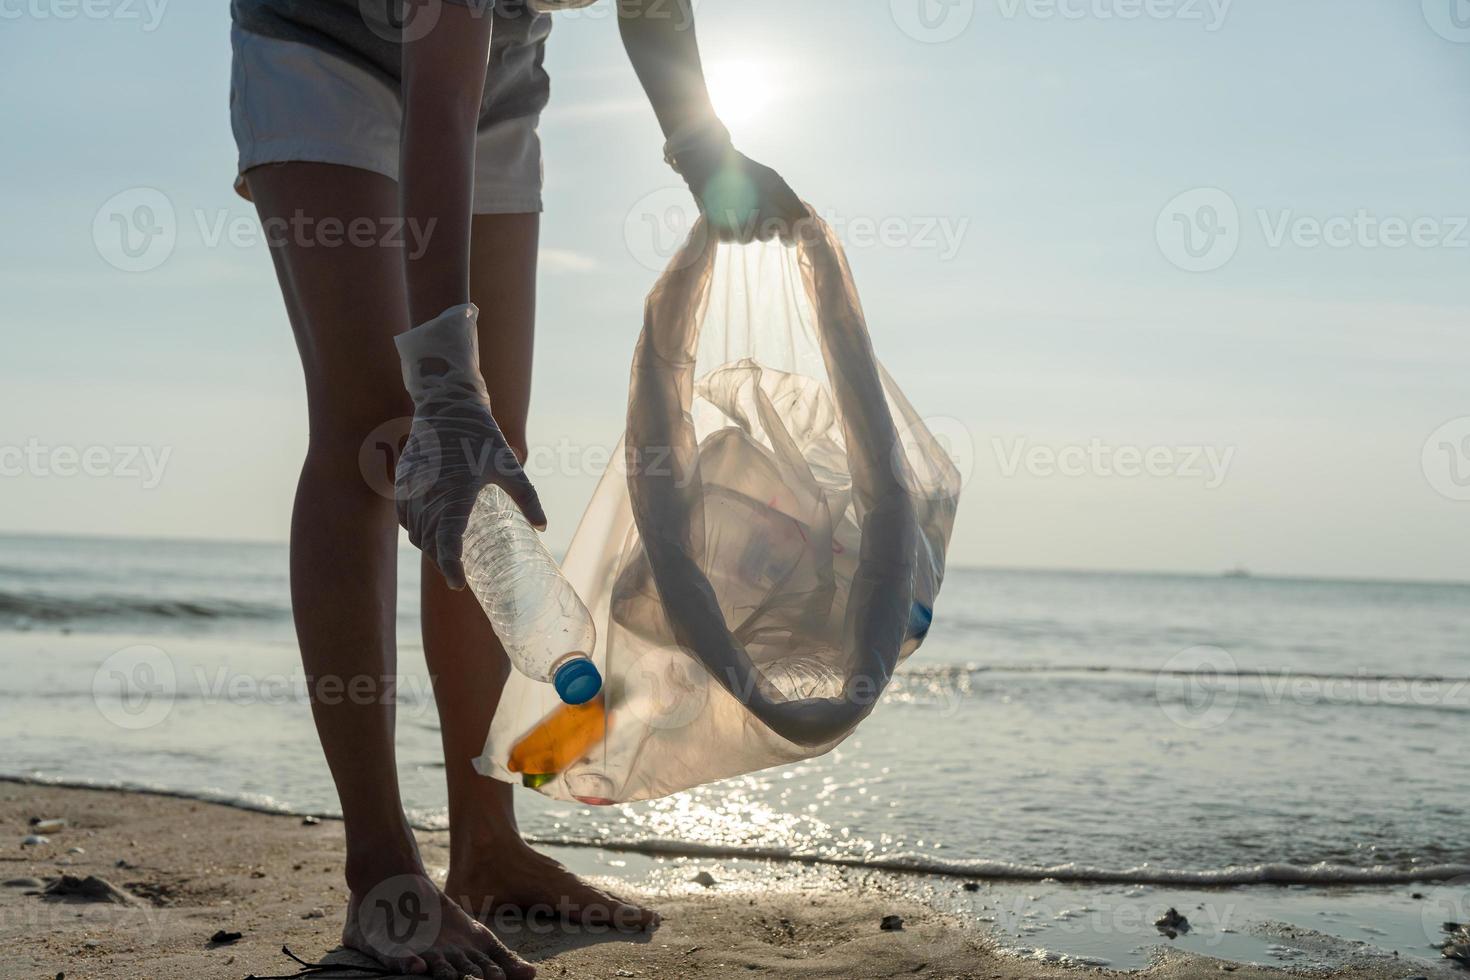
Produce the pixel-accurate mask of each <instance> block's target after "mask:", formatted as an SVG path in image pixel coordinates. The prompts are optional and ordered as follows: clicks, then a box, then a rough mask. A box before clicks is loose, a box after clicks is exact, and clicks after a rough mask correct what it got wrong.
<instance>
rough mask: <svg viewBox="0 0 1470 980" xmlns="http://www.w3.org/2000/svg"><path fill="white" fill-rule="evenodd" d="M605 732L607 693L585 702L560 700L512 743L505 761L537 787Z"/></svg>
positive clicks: (585, 751)
mask: <svg viewBox="0 0 1470 980" xmlns="http://www.w3.org/2000/svg"><path fill="white" fill-rule="evenodd" d="M606 735H607V708H606V706H605V702H604V695H602V694H599V695H598V696H597V697H595V698H593V699H592V700H591V701H588V702H587V703H586V704H559V705H557V706H556V707H555V708H553V709H552V711H551V713H550V714H548V715H547V716H546V717H545V718H542V719H541V721H540V722H538V723H537V725H536V727H535V728H532V729H531V730H530V731H529V732H527V733H526V734H525V735H522V736H521V739H520V741H518V742H516V744H515V745H513V746H512V747H511V750H510V758H509V759H507V760H506V764H505V765H506V768H508V769H509V770H510V771H511V772H518V773H520V774H521V782H522V783H524V784H525V785H526V786H530V787H532V788H533V789H534V788H535V787H537V786H542V785H545V784H546V783H548V782H550V781H551V780H552V779H554V778H556V776H557V774H558V773H560V772H562V771H563V770H564V769H566V768H567V766H570V765H571V764H572V763H574V762H576V761H577V760H578V759H580V758H582V757H583V756H584V755H586V754H587V751H588V750H589V749H591V748H592V746H594V745H596V744H597V743H598V742H601V741H602V740H603V738H604V737H605V736H606Z"/></svg>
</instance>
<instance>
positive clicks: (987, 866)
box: [0, 773, 1470, 888]
mask: <svg viewBox="0 0 1470 980" xmlns="http://www.w3.org/2000/svg"><path fill="white" fill-rule="evenodd" d="M0 781H5V782H12V783H20V784H32V785H40V786H64V787H75V788H80V789H94V790H106V791H112V792H129V793H148V794H150V795H155V796H168V797H173V798H176V799H186V800H199V801H201V802H205V803H218V804H221V805H224V806H231V807H235V808H237V809H242V810H250V811H253V812H257V813H268V814H276V815H287V816H315V817H318V818H321V819H327V820H338V819H341V816H340V814H335V813H330V812H321V811H307V810H298V809H295V808H292V807H290V806H289V805H287V804H285V803H282V802H281V801H279V800H277V799H275V798H273V797H269V796H261V795H255V794H250V795H244V796H241V795H232V794H228V793H224V792H222V791H219V790H203V791H194V792H187V791H181V790H176V789H169V788H166V787H159V786H152V785H145V784H139V783H124V782H104V781H100V780H85V779H83V780H78V779H65V778H58V777H49V776H40V775H36V774H3V773H0ZM414 826H415V828H416V829H419V830H428V831H443V830H444V829H445V826H444V823H443V821H442V820H435V821H431V822H424V821H415V822H414ZM526 840H527V841H528V842H530V843H532V844H537V845H541V846H544V847H585V848H601V849H606V850H613V851H624V852H628V853H634V854H647V855H649V856H651V857H689V858H716V859H725V860H745V861H782V862H788V863H793V864H806V865H824V866H833V867H845V868H860V869H863V870H868V871H886V872H891V873H896V874H918V875H933V876H936V877H945V878H964V879H967V880H981V879H989V880H993V881H1058V882H1067V883H1072V884H1093V885H1103V884H1126V885H1157V886H1170V887H1193V888H1228V887H1235V886H1241V885H1273V886H1282V885H1316V886H1322V887H1328V886H1338V885H1358V886H1362V885H1405V884H1412V883H1415V882H1433V881H1448V880H1451V879H1457V878H1465V877H1470V863H1466V864H1460V863H1441V864H1426V865H1422V866H1412V865H1411V866H1409V867H1393V866H1390V865H1370V866H1355V865H1342V864H1331V863H1328V862H1321V863H1318V864H1310V865H1300V864H1291V863H1288V862H1265V863H1261V864H1250V865H1233V866H1230V867H1224V868H1195V869H1191V868H1165V867H1157V866H1154V865H1149V864H1143V865H1139V866H1137V867H1132V868H1103V867H1097V866H1093V865H1087V864H1079V863H1076V862H1068V863H1065V864H1054V865H1042V864H1023V863H1018V862H1013V861H999V860H991V859H983V858H957V859H953V860H944V861H941V860H936V859H935V858H933V857H931V856H929V855H921V854H910V853H898V854H887V855H879V856H872V855H868V856H863V855H847V854H822V853H812V852H808V851H799V850H795V849H788V848H782V847H769V846H751V847H737V846H731V845H720V844H699V843H692V842H689V841H680V840H672V839H667V838H653V839H649V838H640V839H625V838H617V837H606V836H602V837H596V838H582V837H572V836H566V835H537V834H527V835H526Z"/></svg>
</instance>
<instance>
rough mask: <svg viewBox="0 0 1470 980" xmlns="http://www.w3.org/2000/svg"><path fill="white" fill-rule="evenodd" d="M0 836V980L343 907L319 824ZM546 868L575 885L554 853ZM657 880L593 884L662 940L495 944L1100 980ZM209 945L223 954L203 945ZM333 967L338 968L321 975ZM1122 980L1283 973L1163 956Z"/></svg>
mask: <svg viewBox="0 0 1470 980" xmlns="http://www.w3.org/2000/svg"><path fill="white" fill-rule="evenodd" d="M33 817H47V818H61V819H64V820H66V821H67V826H66V828H65V829H63V830H60V831H58V832H54V833H49V834H47V835H46V836H47V837H48V838H49V843H44V844H38V845H31V846H26V845H22V843H21V840H22V838H23V837H25V836H26V835H27V834H28V833H30V832H31V828H29V827H28V822H29V820H30V819H31V818H33ZM0 827H3V828H4V830H5V831H6V832H7V833H8V835H9V839H8V840H5V841H4V842H3V844H0V880H3V881H5V882H6V884H5V885H4V886H3V887H0V950H3V953H0V977H27V978H38V977H55V976H57V975H58V974H61V973H64V974H65V975H66V976H67V977H71V978H76V977H107V978H122V980H133V978H139V980H143V978H148V980H154V978H156V980H167V978H198V977H211V978H212V977H222V978H236V980H240V978H243V977H245V976H246V975H248V974H251V973H254V974H259V975H262V976H268V975H274V974H289V973H292V972H294V970H295V969H296V966H295V965H294V964H292V963H291V962H290V961H289V960H287V959H286V958H285V957H284V956H283V955H282V954H281V953H280V948H281V946H282V945H283V944H284V945H288V946H290V947H291V949H292V950H293V951H295V952H296V953H297V954H298V955H300V956H302V957H304V958H306V959H307V960H310V961H317V960H319V959H322V958H324V957H328V956H329V955H333V954H334V950H337V945H338V939H339V937H340V935H341V930H342V920H343V914H344V906H345V901H346V893H345V889H344V885H343V883H342V880H341V866H340V863H341V858H342V849H343V836H342V827H341V824H340V823H338V822H336V821H332V820H324V821H321V822H320V823H318V824H315V825H311V824H307V823H304V822H303V820H302V818H300V817H295V816H280V815H274V814H265V813H255V812H250V811H246V810H241V809H237V808H234V807H226V806H220V805H216V804H211V803H202V802H197V801H192V800H187V799H179V798H174V797H167V796H157V795H150V794H141V793H127V792H111V791H101V790H86V789H70V788H59V787H49V786H37V785H31V784H24V783H11V782H0ZM419 836H420V844H421V847H422V850H423V855H424V859H425V862H426V864H427V865H428V866H429V867H430V868H431V870H435V869H437V870H438V871H439V873H441V874H442V869H443V867H444V864H445V863H446V862H447V859H448V836H447V834H445V833H421V834H420V835H419ZM75 849H80V852H77V851H76V850H75ZM556 856H557V857H558V858H559V859H562V860H564V861H567V863H568V864H569V865H570V866H572V867H573V868H574V870H579V871H581V870H583V869H582V867H581V866H580V863H579V862H578V861H577V860H576V858H577V855H576V854H575V853H571V852H569V850H568V849H562V850H560V851H558V852H557V854H556ZM614 863H615V864H616V863H617V862H614ZM666 870H667V873H665V874H662V875H657V874H655V875H643V876H642V877H641V879H640V878H634V879H632V880H623V881H617V880H613V881H609V882H607V884H608V885H609V887H611V888H613V889H614V890H616V891H618V892H620V893H622V894H625V895H628V896H630V897H636V898H638V899H640V900H642V901H643V902H645V903H647V904H651V905H652V906H653V907H655V908H657V909H659V910H660V912H661V913H662V914H663V920H664V921H663V925H662V926H661V927H660V928H659V929H658V930H657V931H656V932H654V933H652V934H646V935H636V936H627V935H622V934H618V933H613V932H598V931H594V930H587V929H582V930H578V931H568V930H566V929H562V928H554V929H539V930H537V931H535V932H529V931H524V930H522V931H519V932H512V933H508V934H505V935H504V938H505V939H506V941H507V942H508V943H509V944H510V945H512V946H513V947H514V948H516V949H517V950H519V951H520V953H521V955H523V956H525V957H526V958H527V959H529V960H531V961H532V962H533V963H535V964H536V965H537V967H538V969H539V970H540V973H541V976H543V977H552V978H560V977H568V978H582V977H585V978H598V980H601V978H605V977H647V978H670V980H683V978H691V980H692V978H696V977H710V976H715V977H739V976H767V977H792V978H813V980H817V978H832V980H858V978H869V977H873V978H876V977H909V976H912V977H935V978H951V977H952V978H960V977H963V978H971V977H976V978H990V980H1000V978H1013V977H1014V978H1032V977H1037V978H1040V977H1064V976H1078V975H1081V974H1083V973H1086V974H1088V975H1091V976H1098V975H1110V974H1111V971H1107V970H1102V969H1099V968H1095V967H1069V966H1065V965H1059V964H1055V963H1041V962H1036V961H1033V960H1024V959H1018V958H1016V957H1015V956H1013V955H1007V954H1005V953H1004V952H1001V951H998V950H996V949H995V948H994V947H993V946H992V945H991V944H990V942H989V941H988V939H987V938H986V936H985V934H984V933H982V932H980V931H979V930H977V929H974V928H972V927H971V926H970V925H968V924H966V923H964V922H962V921H960V920H959V919H957V918H954V917H950V916H946V915H944V914H941V913H939V912H937V911H934V910H933V909H931V908H929V907H927V906H925V905H923V904H920V903H918V902H916V901H914V900H913V899H912V897H910V896H908V895H906V894H905V893H904V891H903V889H902V888H901V887H887V886H885V884H884V882H885V881H889V880H890V879H888V878H887V877H886V876H881V875H854V876H852V878H851V879H850V880H834V879H833V878H832V877H831V876H823V875H819V874H808V873H807V872H805V871H803V870H802V869H800V868H796V867H788V866H778V865H772V866H771V873H770V875H769V881H768V882H761V881H757V882H755V883H754V884H753V885H752V883H751V882H748V881H747V882H746V883H745V885H744V886H743V887H739V888H733V887H732V888H728V889H727V888H725V887H724V886H723V883H721V882H717V883H716V885H715V886H714V887H704V886H701V885H699V884H697V883H693V882H691V881H690V880H689V878H690V874H691V868H690V867H689V866H680V867H678V868H669V869H666ZM62 875H72V876H75V877H77V878H82V879H85V878H86V877H87V876H96V877H99V878H103V879H105V880H106V881H108V882H111V883H112V884H114V885H116V886H117V887H118V888H119V889H120V890H121V891H122V892H123V893H125V894H123V895H114V896H112V898H111V900H108V898H107V897H106V896H104V895H100V894H99V895H95V896H91V897H83V896H68V897H56V896H48V895H46V894H45V889H46V888H47V887H48V886H51V885H52V883H53V882H55V881H56V880H57V879H58V878H60V877H61V876H62ZM886 915H898V916H901V917H902V919H903V925H902V928H900V929H895V930H884V929H882V928H881V927H880V923H881V921H882V919H883V917H884V916H886ZM221 930H223V931H225V932H231V933H233V932H238V933H240V934H241V937H240V938H239V939H238V940H235V941H233V942H228V943H213V942H211V941H210V940H211V937H212V936H214V935H215V934H216V933H217V932H219V931H221ZM342 956H343V954H342V953H341V952H340V951H339V952H337V953H335V955H334V958H340V957H342ZM349 959H350V957H349ZM359 962H360V961H359ZM1412 972H1414V971H1412V970H1409V971H1405V970H1403V969H1398V970H1393V969H1385V968H1383V967H1382V966H1375V965H1374V964H1372V963H1366V964H1364V965H1361V966H1346V967H1342V968H1338V969H1334V970H1333V971H1332V973H1331V975H1333V976H1341V977H1362V978H1365V980H1366V978H1379V977H1384V978H1387V977H1400V976H1403V975H1407V973H1412ZM324 975H327V976H330V974H324ZM338 975H340V976H350V975H351V974H348V973H339V974H338ZM1139 975H1145V976H1148V977H1151V978H1152V977H1161V978H1175V977H1180V978H1184V977H1206V976H1208V977H1215V978H1218V977H1220V976H1222V975H1230V976H1232V977H1237V978H1255V977H1273V976H1275V977H1281V976H1287V975H1292V974H1287V973H1286V972H1285V971H1278V970H1271V969H1263V968H1258V967H1252V966H1237V965H1236V964H1226V963H1222V962H1220V961H1216V960H1212V959H1208V958H1204V957H1196V956H1189V955H1179V954H1173V955H1169V956H1167V957H1165V958H1164V959H1162V960H1160V961H1158V962H1157V963H1156V964H1155V965H1154V966H1153V967H1152V968H1150V969H1149V970H1148V971H1146V973H1145V974H1139ZM1295 975H1300V974H1299V973H1298V974H1295ZM1319 975H1320V974H1319Z"/></svg>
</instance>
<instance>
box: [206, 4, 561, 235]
mask: <svg viewBox="0 0 1470 980" xmlns="http://www.w3.org/2000/svg"><path fill="white" fill-rule="evenodd" d="M230 41H231V45H232V47H233V48H234V63H233V66H232V68H231V79H230V123H231V126H232V128H233V129H234V131H235V143H236V145H237V146H238V147H239V150H240V162H239V168H238V173H237V176H236V177H235V190H236V191H237V192H238V193H239V194H240V195H241V196H242V197H245V198H247V199H248V198H249V196H250V194H249V190H248V188H247V187H246V185H245V177H244V175H245V172H246V171H248V170H250V169H251V168H252V167H258V166H261V165H263V164H270V163H290V162H310V163H333V164H339V165H341V166H346V167H357V168H359V169H362V170H370V171H372V172H373V173H378V174H382V175H383V176H385V177H389V178H391V179H393V180H397V179H398V143H399V135H400V133H401V131H402V128H403V106H402V103H401V102H400V99H399V93H398V91H397V90H396V89H395V88H394V87H393V86H391V85H389V84H388V83H387V82H385V81H384V80H383V79H381V78H379V77H378V76H377V75H375V74H373V73H372V72H370V71H368V70H367V69H365V68H361V67H359V66H357V65H355V64H353V63H352V62H350V61H348V60H347V59H345V58H341V57H338V56H337V55H335V54H332V53H330V52H328V51H323V50H320V49H318V48H315V47H312V46H311V45H308V44H300V43H298V42H295V41H285V40H278V39H276V38H272V37H266V36H265V35H263V34H256V33H253V32H251V31H246V30H242V29H241V28H239V27H238V26H236V27H232V29H231V31H230ZM501 94H502V93H495V95H496V98H497V99H498V98H499V97H500V95H501ZM504 94H505V95H507V96H509V97H510V98H512V99H513V98H514V96H515V93H504ZM537 122H538V116H536V115H528V116H516V117H512V118H506V119H497V120H496V121H494V122H493V123H491V124H489V125H485V124H483V123H482V124H481V126H480V130H479V138H478V142H477V143H476V147H475V195H474V205H473V206H474V213H475V214H522V213H528V212H536V211H540V210H541V140H540V137H539V136H537V133H536V124H537Z"/></svg>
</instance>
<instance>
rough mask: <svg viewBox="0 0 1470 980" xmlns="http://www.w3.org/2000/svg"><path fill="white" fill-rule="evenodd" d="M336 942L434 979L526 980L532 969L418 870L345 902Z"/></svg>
mask: <svg viewBox="0 0 1470 980" xmlns="http://www.w3.org/2000/svg"><path fill="white" fill-rule="evenodd" d="M342 945H344V946H346V947H348V948H349V949H355V950H357V951H358V952H360V953H363V954H364V955H366V956H369V957H371V958H372V959H374V960H377V961H378V962H379V963H382V964H383V965H384V966H386V967H387V968H389V969H390V970H398V971H400V972H402V973H414V974H425V975H427V976H430V977H432V978H434V980H460V978H461V977H464V976H470V977H483V978H484V980H502V978H505V980H531V978H532V977H534V976H535V975H536V969H535V967H533V966H531V965H530V964H529V963H526V962H525V961H524V960H522V959H521V958H520V957H518V956H516V954H514V953H512V952H511V951H510V950H508V949H506V948H505V945H504V944H503V943H502V942H501V941H500V940H499V939H497V938H496V937H495V934H494V933H492V932H491V931H490V930H489V929H487V928H486V927H485V926H484V925H482V924H481V923H479V922H476V921H475V920H474V919H472V918H470V917H469V916H468V915H466V914H465V912H464V910H463V909H461V908H460V907H459V906H458V905H456V904H455V903H454V902H451V901H450V900H449V898H448V897H447V896H446V895H445V894H444V893H443V892H441V891H440V890H439V889H438V888H435V887H434V883H433V882H432V881H430V880H429V879H428V878H427V877H426V876H425V875H422V874H402V875H394V876H392V877H389V878H385V879H384V880H383V881H381V882H379V883H378V884H377V885H376V886H374V887H373V888H372V889H370V890H369V891H367V892H366V893H362V894H359V893H358V892H356V891H354V892H353V893H352V897H351V899H350V901H349V902H348V905H347V924H346V926H344V927H343V929H342Z"/></svg>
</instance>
